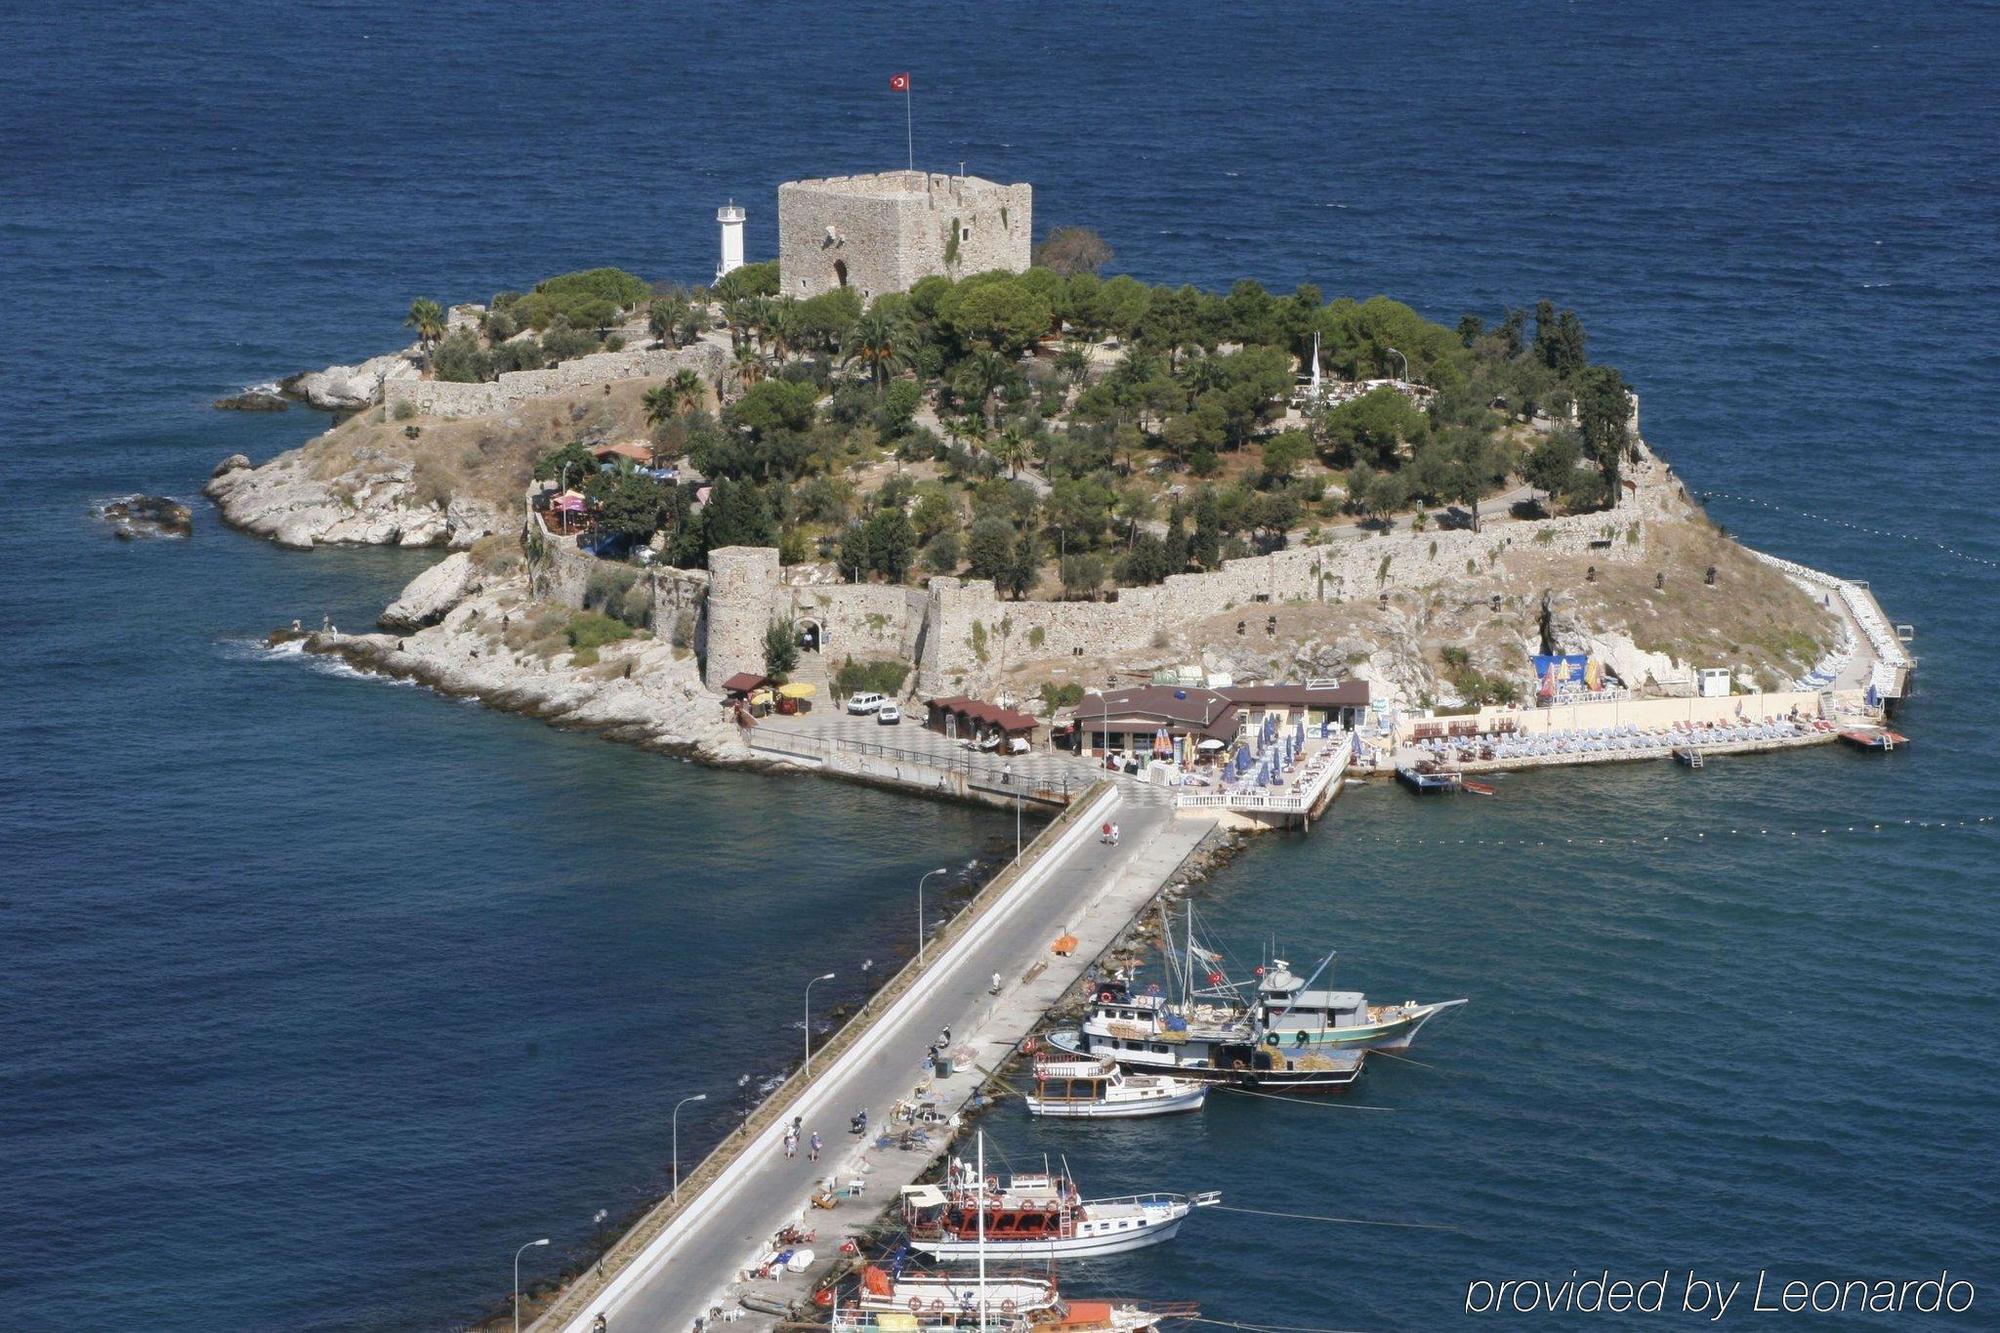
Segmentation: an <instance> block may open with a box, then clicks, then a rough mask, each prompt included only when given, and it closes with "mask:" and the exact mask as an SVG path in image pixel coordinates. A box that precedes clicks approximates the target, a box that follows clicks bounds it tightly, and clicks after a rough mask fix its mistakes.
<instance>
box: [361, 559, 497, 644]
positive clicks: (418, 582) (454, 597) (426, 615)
mask: <svg viewBox="0 0 2000 1333" xmlns="http://www.w3.org/2000/svg"><path fill="white" fill-rule="evenodd" d="M473 574H474V571H473V568H472V557H471V556H470V555H469V554H467V553H466V552H464V551H454V552H452V553H451V554H450V555H448V556H446V557H445V558H444V559H442V560H440V561H438V562H437V563H436V564H435V565H432V566H431V567H430V568H429V569H427V570H425V571H424V572H423V573H421V574H419V575H417V576H416V577H415V578H413V579H411V580H410V583H409V586H408V587H406V588H404V589H403V591H402V592H401V593H400V594H399V595H398V596H397V598H396V600H395V601H393V602H391V603H389V606H388V609H387V610H385V611H383V612H382V617H381V625H382V628H384V629H400V630H419V629H422V628H424V627H425V626H426V625H435V624H437V623H438V621H440V620H443V619H444V618H445V615H446V613H448V612H449V611H450V610H451V609H452V608H453V607H455V606H457V605H458V604H459V603H460V602H462V601H464V600H465V598H466V596H467V594H469V593H470V592H471V591H472V588H473V582H474V579H473Z"/></svg>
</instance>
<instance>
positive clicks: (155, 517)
mask: <svg viewBox="0 0 2000 1333" xmlns="http://www.w3.org/2000/svg"><path fill="white" fill-rule="evenodd" d="M97 516H98V517H99V518H101V519H103V520H104V521H105V522H107V523H109V524H111V530H112V531H113V532H114V533H116V534H117V535H118V539H119V540H120V541H133V540H135V539H137V538H140V537H187V536H191V535H192V534H193V532H194V510H192V509H190V508H188V506H186V505H184V504H182V503H181V502H180V501H179V500H175V499H172V498H170V497H168V496H165V495H128V496H126V497H125V498H124V499H122V500H113V501H111V502H110V503H109V504H105V505H101V506H99V508H98V510H97Z"/></svg>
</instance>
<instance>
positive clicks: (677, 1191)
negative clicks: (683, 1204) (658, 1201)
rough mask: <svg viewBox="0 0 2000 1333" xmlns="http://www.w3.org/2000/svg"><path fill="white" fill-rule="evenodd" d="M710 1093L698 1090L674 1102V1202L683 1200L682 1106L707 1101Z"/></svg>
mask: <svg viewBox="0 0 2000 1333" xmlns="http://www.w3.org/2000/svg"><path fill="white" fill-rule="evenodd" d="M707 1100H708V1094H707V1093H705V1092H697V1093H696V1094H695V1095H694V1096H692V1097H683V1098H681V1099H680V1100H679V1101H677V1102H675V1103H674V1114H673V1124H674V1202H675V1203H679V1202H680V1201H681V1108H682V1107H683V1106H686V1105H687V1104H688V1103H689V1102H705V1101H707Z"/></svg>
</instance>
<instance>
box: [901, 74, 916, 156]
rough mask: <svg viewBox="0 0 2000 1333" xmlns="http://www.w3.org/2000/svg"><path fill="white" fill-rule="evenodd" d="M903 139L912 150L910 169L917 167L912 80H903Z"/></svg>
mask: <svg viewBox="0 0 2000 1333" xmlns="http://www.w3.org/2000/svg"><path fill="white" fill-rule="evenodd" d="M903 140H904V143H905V145H906V146H907V147H908V148H909V150H910V170H911V171H915V170H916V169H917V129H916V119H915V113H914V112H912V111H911V110H910V80H909V79H907V78H906V79H904V80H903Z"/></svg>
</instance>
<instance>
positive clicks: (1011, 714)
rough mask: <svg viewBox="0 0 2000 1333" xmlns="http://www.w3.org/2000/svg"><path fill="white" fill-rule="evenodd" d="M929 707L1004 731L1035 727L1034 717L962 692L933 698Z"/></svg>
mask: <svg viewBox="0 0 2000 1333" xmlns="http://www.w3.org/2000/svg"><path fill="white" fill-rule="evenodd" d="M929 707H931V708H933V709H943V710H944V711H945V712H948V713H957V714H959V715H960V716H961V717H969V718H971V719H972V720H973V721H975V722H984V723H985V724H986V725H988V726H990V727H998V728H999V729H1000V730H1002V731H1005V732H1015V731H1033V730H1034V729H1035V719H1034V718H1032V717H1030V716H1028V715H1027V714H1026V713H1017V712H1015V711H1014V710H1013V709H1011V708H1002V707H1001V706H1000V705H999V704H989V703H987V702H986V701H985V700H983V699H973V698H969V697H968V696H966V695H963V694H954V695H952V696H950V697H949V698H946V699H933V700H931V701H930V704H929Z"/></svg>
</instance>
